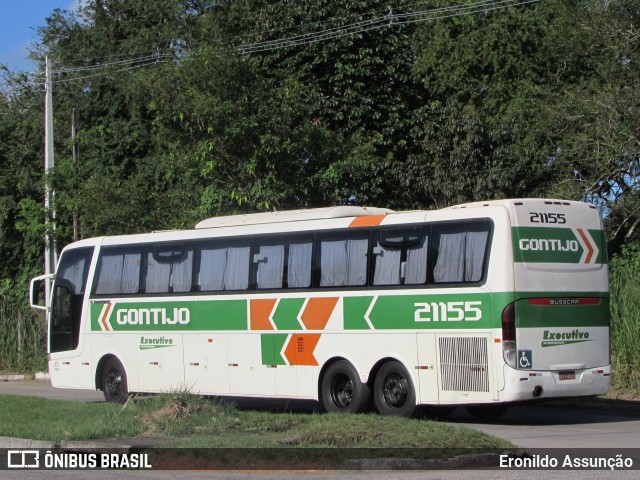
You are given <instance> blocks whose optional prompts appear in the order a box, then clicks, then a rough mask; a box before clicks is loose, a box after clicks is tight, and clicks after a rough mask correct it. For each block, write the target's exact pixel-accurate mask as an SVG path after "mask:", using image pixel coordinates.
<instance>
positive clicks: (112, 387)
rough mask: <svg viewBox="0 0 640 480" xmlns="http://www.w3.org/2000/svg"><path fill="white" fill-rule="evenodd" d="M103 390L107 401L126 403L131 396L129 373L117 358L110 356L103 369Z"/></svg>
mask: <svg viewBox="0 0 640 480" xmlns="http://www.w3.org/2000/svg"><path fill="white" fill-rule="evenodd" d="M102 392H103V393H104V398H105V400H106V401H107V402H114V403H124V402H126V401H127V399H128V398H129V390H128V388H127V373H126V372H125V370H124V367H123V366H122V364H121V363H120V361H119V360H118V359H117V358H110V359H109V360H107V363H106V364H105V366H104V369H103V370H102Z"/></svg>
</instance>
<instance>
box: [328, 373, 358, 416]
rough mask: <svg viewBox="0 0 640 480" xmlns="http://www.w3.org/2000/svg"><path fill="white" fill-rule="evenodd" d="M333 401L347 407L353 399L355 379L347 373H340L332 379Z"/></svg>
mask: <svg viewBox="0 0 640 480" xmlns="http://www.w3.org/2000/svg"><path fill="white" fill-rule="evenodd" d="M331 401H333V403H334V404H335V405H336V406H338V407H340V408H346V407H348V406H349V405H351V402H352V401H353V381H352V380H351V379H350V378H349V377H348V376H347V375H345V374H338V375H336V376H334V377H333V380H331Z"/></svg>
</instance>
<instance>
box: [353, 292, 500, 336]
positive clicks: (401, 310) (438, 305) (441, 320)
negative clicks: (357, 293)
mask: <svg viewBox="0 0 640 480" xmlns="http://www.w3.org/2000/svg"><path fill="white" fill-rule="evenodd" d="M492 297H496V295H491V294H488V293H458V294H438V295H381V296H379V297H373V296H367V297H348V298H345V299H344V328H345V329H346V330H362V329H370V328H371V327H372V328H373V329H375V330H394V329H399V330H412V329H417V330H435V329H445V330H446V329H460V328H469V329H470V328H473V329H477V328H498V327H499V326H500V316H499V315H495V313H494V312H493V309H492V303H493V302H496V301H497V302H498V303H499V304H502V308H504V305H506V303H504V304H503V302H504V301H505V298H504V295H499V298H492ZM369 325H371V327H370V326H369Z"/></svg>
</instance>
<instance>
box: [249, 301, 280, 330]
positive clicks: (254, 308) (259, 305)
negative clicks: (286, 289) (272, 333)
mask: <svg viewBox="0 0 640 480" xmlns="http://www.w3.org/2000/svg"><path fill="white" fill-rule="evenodd" d="M276 301H277V300H276V299H275V298H264V299H254V300H250V301H249V313H250V315H251V330H273V325H272V324H271V322H270V321H269V317H270V316H271V312H273V307H275V305H276Z"/></svg>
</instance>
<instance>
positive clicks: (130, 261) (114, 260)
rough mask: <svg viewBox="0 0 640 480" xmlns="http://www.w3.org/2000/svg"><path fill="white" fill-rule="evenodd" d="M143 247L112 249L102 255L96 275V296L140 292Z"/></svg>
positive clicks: (106, 250)
mask: <svg viewBox="0 0 640 480" xmlns="http://www.w3.org/2000/svg"><path fill="white" fill-rule="evenodd" d="M141 264H142V251H141V247H139V246H138V247H130V248H127V249H122V248H118V249H110V248H108V247H106V248H105V249H104V250H103V252H102V253H101V254H100V261H99V263H98V273H97V274H96V281H95V285H96V286H95V290H94V292H93V293H95V294H96V295H120V294H126V293H138V292H139V291H140V267H141Z"/></svg>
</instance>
